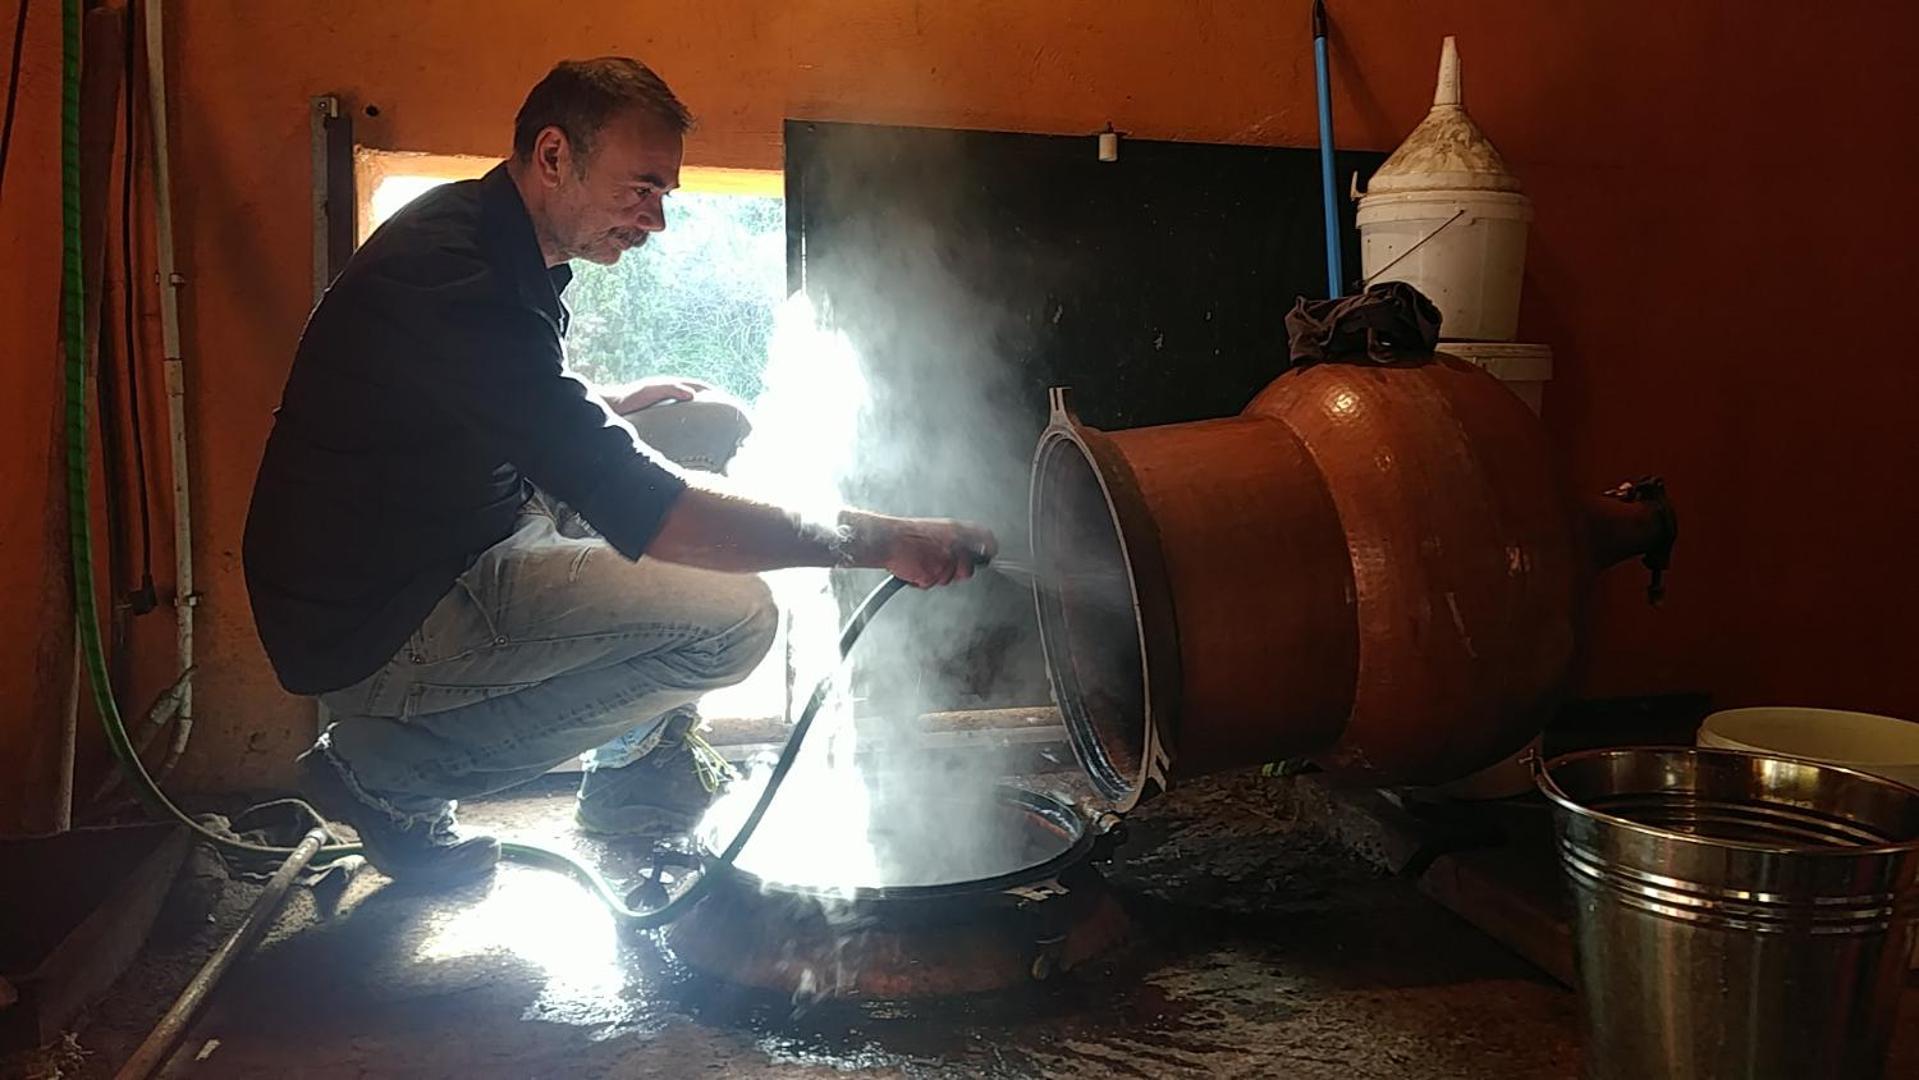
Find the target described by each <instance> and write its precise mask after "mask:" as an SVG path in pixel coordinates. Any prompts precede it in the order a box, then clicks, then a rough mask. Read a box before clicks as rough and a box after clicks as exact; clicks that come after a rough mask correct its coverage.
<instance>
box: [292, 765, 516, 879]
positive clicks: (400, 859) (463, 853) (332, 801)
mask: <svg viewBox="0 0 1919 1080" xmlns="http://www.w3.org/2000/svg"><path fill="white" fill-rule="evenodd" d="M295 765H296V766H297V768H298V770H299V780H298V784H299V789H300V796H301V797H302V798H304V799H305V800H306V801H307V802H309V803H312V804H313V808H314V809H315V810H318V811H319V812H320V813H322V814H324V815H325V816H326V817H327V818H328V819H330V820H333V821H343V822H345V823H346V824H348V825H351V826H353V831H354V832H357V833H359V834H360V843H361V845H362V846H363V847H364V848H365V849H366V857H367V861H368V862H370V863H372V864H373V865H374V868H375V869H377V870H379V871H380V872H381V873H383V874H385V875H386V876H388V877H390V878H392V879H393V880H395V881H403V882H406V883H407V884H410V885H427V886H445V885H455V884H458V883H460V882H463V881H468V880H471V879H473V878H476V877H479V876H481V875H482V874H485V873H486V872H487V871H489V870H491V869H493V866H494V864H495V863H498V862H499V861H500V842H499V841H498V840H495V839H493V838H492V837H491V836H469V837H465V838H461V837H459V836H457V835H455V834H454V832H453V815H452V813H451V812H448V813H447V814H445V815H443V816H442V817H440V818H439V819H438V820H436V821H432V822H421V823H419V824H413V825H408V824H402V823H401V822H400V821H399V820H397V819H395V818H393V817H391V816H389V815H388V814H386V813H385V812H384V811H382V810H380V809H379V808H377V807H374V806H371V805H369V804H368V803H367V802H366V801H365V800H363V799H361V798H360V797H359V796H357V795H355V794H354V793H353V791H352V789H351V788H349V787H347V782H346V778H345V777H344V776H342V775H341V773H340V769H339V767H338V766H337V765H335V764H334V762H333V761H332V760H331V759H330V758H328V756H327V754H326V752H325V751H323V750H321V749H319V748H318V747H315V748H313V749H311V750H308V751H307V752H306V753H304V754H301V755H300V756H299V758H298V759H296V761H295Z"/></svg>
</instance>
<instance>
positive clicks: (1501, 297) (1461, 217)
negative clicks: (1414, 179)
mask: <svg viewBox="0 0 1919 1080" xmlns="http://www.w3.org/2000/svg"><path fill="white" fill-rule="evenodd" d="M1532 218H1533V207H1532V200H1531V199H1528V198H1527V197H1526V196H1524V195H1521V194H1518V193H1517V192H1511V191H1408V192H1394V193H1383V194H1378V195H1366V196H1364V197H1362V198H1361V199H1360V200H1359V211H1358V222H1359V261H1360V269H1361V273H1362V274H1363V275H1364V276H1365V278H1366V281H1367V283H1368V284H1371V283H1373V282H1374V281H1375V280H1378V281H1404V282H1407V283H1409V284H1411V285H1412V286H1413V287H1414V288H1417V289H1418V290H1419V291H1420V292H1422V293H1425V294H1426V295H1427V297H1429V298H1430V299H1431V300H1432V302H1433V303H1434V304H1436V305H1438V307H1439V312H1440V316H1441V318H1442V322H1441V323H1440V327H1439V334H1440V337H1442V338H1460V339H1463V340H1467V341H1511V340H1512V339H1513V337H1514V335H1515V334H1517V333H1518V331H1519V287H1520V278H1521V276H1522V275H1523V274H1524V272H1525V267H1526V227H1527V224H1528V223H1529V222H1531V221H1532Z"/></svg>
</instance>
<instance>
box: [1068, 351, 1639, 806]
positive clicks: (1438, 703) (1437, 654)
mask: <svg viewBox="0 0 1919 1080" xmlns="http://www.w3.org/2000/svg"><path fill="white" fill-rule="evenodd" d="M1052 408H1053V415H1052V420H1051V424H1050V426H1049V427H1048V428H1047V429H1046V432H1045V433H1044V434H1043V435H1042V436H1041V438H1040V442H1039V447H1038V450H1037V451H1036V453H1035V456H1034V463H1033V485H1032V495H1031V499H1032V502H1031V514H1032V535H1033V545H1034V550H1033V555H1034V564H1035V570H1036V584H1035V589H1034V593H1035V598H1036V601H1037V603H1038V606H1039V619H1040V632H1041V640H1042V643H1043V645H1044V648H1045V651H1046V659H1047V670H1048V673H1049V677H1050V678H1051V680H1052V683H1053V694H1054V698H1055V699H1056V701H1057V702H1058V704H1059V706H1060V709H1061V711H1062V713H1063V714H1064V716H1065V719H1066V723H1067V727H1068V729H1069V731H1070V733H1071V736H1072V740H1073V744H1074V748H1075V750H1076V751H1077V753H1078V754H1079V757H1080V760H1081V763H1082V764H1083V765H1084V766H1085V768H1086V771H1087V772H1088V773H1089V774H1091V776H1092V778H1093V780H1094V782H1095V784H1096V785H1097V786H1098V787H1099V789H1100V792H1101V794H1102V795H1104V796H1106V797H1107V798H1108V799H1111V800H1113V801H1114V802H1115V803H1116V804H1117V805H1118V807H1119V808H1120V809H1121V810H1127V809H1130V808H1132V807H1133V806H1134V805H1135V804H1137V803H1138V801H1139V800H1140V799H1141V798H1142V797H1145V796H1149V795H1151V794H1153V793H1155V792H1157V791H1159V790H1162V789H1164V788H1165V787H1166V786H1167V785H1168V784H1169V783H1171V782H1174V781H1176V780H1178V779H1181V778H1189V777H1194V776H1199V775H1202V774H1205V773H1210V772H1216V771H1220V770H1224V769H1230V768H1238V767H1246V766H1251V765H1257V764H1261V763H1265V762H1273V761H1279V760H1283V759H1288V758H1299V757H1309V758H1312V759H1313V760H1315V761H1317V762H1318V763H1319V764H1321V765H1322V766H1324V767H1326V768H1328V769H1330V770H1334V771H1337V772H1341V773H1345V774H1351V775H1355V776H1358V777H1362V778H1364V779H1366V780H1368V781H1369V782H1372V783H1376V784H1380V785H1397V784H1438V783H1444V782H1447V781H1451V780H1456V779H1458V778H1460V777H1463V776H1466V775H1468V774H1470V773H1472V772H1474V771H1476V770H1478V769H1481V768H1484V767H1486V766H1488V765H1491V764H1493V763H1495V762H1497V761H1499V760H1501V759H1502V758H1504V757H1506V756H1508V755H1510V754H1512V753H1514V752H1515V751H1517V750H1519V749H1520V748H1521V747H1522V746H1523V745H1524V744H1525V743H1526V742H1527V741H1528V740H1529V739H1531V738H1532V737H1533V736H1534V735H1536V734H1537V733H1538V732H1539V731H1540V729H1541V728H1542V727H1543V725H1544V724H1545V721H1546V720H1547V718H1548V717H1549V715H1550V713H1551V711H1552V709H1553V708H1554V706H1555V704H1556V703H1557V701H1558V700H1559V697H1560V695H1561V693H1562V691H1563V687H1564V684H1565V682H1566V679H1567V676H1568V672H1569V668H1570V666H1571V662H1572V659H1573V656H1574V650H1575V646H1576V636H1577V632H1578V628H1579V623H1580V618H1579V613H1580V610H1581V607H1582V602H1583V599H1584V596H1585V594H1586V591H1587V589H1588V586H1589V585H1590V583H1591V580H1592V579H1593V578H1594V577H1595V575H1596V574H1597V573H1598V572H1599V571H1600V570H1601V569H1603V568H1605V567H1607V566H1611V565H1613V564H1615V563H1617V562H1620V561H1623V560H1625V559H1627V558H1631V557H1633V556H1635V555H1638V556H1641V557H1643V558H1644V559H1645V560H1646V563H1647V565H1648V566H1649V567H1651V568H1652V569H1653V571H1654V575H1655V586H1654V588H1655V591H1656V589H1657V575H1658V573H1659V571H1660V570H1662V569H1663V568H1664V565H1665V559H1666V556H1667V554H1668V553H1669V551H1670V548H1671V545H1672V541H1673V539H1674V536H1675V534H1676V521H1675V518H1674V516H1673V513H1672V510H1671V507H1670V506H1669V505H1668V504H1667V503H1666V501H1665V498H1664V492H1663V488H1662V487H1661V486H1660V485H1659V484H1658V483H1657V482H1656V481H1654V482H1643V483H1641V484H1637V485H1624V486H1622V487H1621V488H1620V489H1618V490H1616V491H1613V492H1610V493H1608V494H1607V495H1605V496H1594V497H1592V498H1590V499H1585V500H1577V499H1575V498H1573V497H1572V495H1571V494H1570V493H1569V492H1568V491H1567V490H1566V489H1565V487H1564V486H1563V485H1562V484H1561V482H1560V481H1559V479H1558V478H1557V477H1556V476H1555V474H1554V471H1553V468H1552V466H1551V464H1550V462H1551V454H1550V452H1549V450H1548V447H1547V443H1546V436H1545V432H1544V430H1543V429H1542V428H1541V426H1540V425H1539V422H1538V421H1537V420H1536V419H1535V418H1534V416H1533V414H1532V413H1531V411H1529V410H1528V409H1527V407H1526V406H1525V405H1524V404H1523V403H1522V402H1521V401H1520V400H1519V399H1518V398H1517V397H1515V396H1514V395H1513V393H1512V392H1511V391H1510V390H1508V389H1507V388H1506V387H1504V386H1503V385H1501V384H1500V383H1499V382H1498V380H1496V379H1494V378H1493V377H1492V376H1490V375H1488V374H1486V373H1484V372H1482V371H1480V370H1479V369H1477V368H1475V367H1473V366H1472V365H1470V364H1466V363H1462V362H1459V361H1457V360H1454V359H1451V358H1448V357H1444V356H1433V357H1427V358H1419V359H1413V360H1402V361H1398V362H1394V363H1390V364H1370V363H1350V364H1349V363H1321V364H1315V365H1312V366H1308V367H1304V368H1298V369H1294V370H1291V371H1288V372H1287V373H1285V374H1283V375H1281V376H1280V377H1279V378H1277V379H1275V380H1274V381H1273V382H1272V383H1271V384H1269V385H1268V386H1267V387H1266V388H1265V390H1263V391H1262V392H1261V393H1260V394H1259V395H1258V396H1257V397H1256V398H1254V400H1253V402H1252V403H1251V404H1250V405H1248V406H1247V407H1246V408H1245V410H1244V411H1243V412H1241V413H1240V414H1239V415H1238V416H1233V417H1227V418H1224V419H1218V420H1203V421H1197V422H1193V423H1183V424H1169V425H1165V426H1161V427H1150V428H1140V429H1135V430H1131V431H1114V432H1103V431H1099V430H1096V429H1094V428H1090V427H1087V426H1086V425H1084V424H1082V423H1081V422H1080V421H1079V420H1078V418H1077V417H1076V416H1075V415H1074V414H1073V412H1072V410H1071V409H1070V407H1069V406H1068V403H1067V399H1066V393H1065V391H1064V390H1055V391H1053V400H1052Z"/></svg>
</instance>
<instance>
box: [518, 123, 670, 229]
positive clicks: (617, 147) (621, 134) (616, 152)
mask: <svg viewBox="0 0 1919 1080" xmlns="http://www.w3.org/2000/svg"><path fill="white" fill-rule="evenodd" d="M684 153H685V141H684V140H683V139H682V138H681V137H680V135H679V133H678V132H675V131H673V130H671V129H670V128H668V127H666V126H665V125H664V124H662V123H661V122H660V121H658V120H657V119H654V118H653V117H651V116H649V115H647V114H646V113H644V112H642V111H640V110H629V111H628V112H626V113H623V114H620V115H618V116H615V117H613V118H612V119H611V120H608V121H607V123H606V125H605V126H604V127H602V128H601V129H600V131H599V133H598V134H596V135H595V136H594V137H593V141H592V149H591V150H590V151H589V152H588V154H587V156H586V159H585V161H584V162H581V161H580V160H579V159H578V158H577V157H574V156H573V154H572V148H571V147H565V146H563V147H561V148H560V149H559V150H558V157H559V159H560V160H557V161H555V162H553V164H554V165H555V166H556V168H555V169H554V170H553V172H551V173H549V175H550V176H551V177H552V179H553V183H554V186H553V189H552V192H551V195H550V197H549V198H548V200H547V222H546V227H547V232H548V235H549V236H550V237H551V238H552V240H553V241H554V243H555V245H556V246H557V247H558V248H559V250H560V252H561V253H562V254H563V255H564V256H565V257H566V258H569V259H585V260H586V261H588V262H594V263H599V264H600V265H602V266H612V265H613V264H614V263H617V262H619V261H620V256H621V255H622V254H623V253H625V252H626V251H627V250H628V249H629V248H636V247H639V246H640V245H641V244H644V243H646V238H647V235H648V234H650V233H656V232H659V231H660V230H661V229H664V228H666V207H665V205H664V202H663V200H664V199H665V198H666V196H667V194H668V193H670V192H672V191H673V190H674V189H675V188H677V187H679V186H680V159H681V157H682V156H683V155H684Z"/></svg>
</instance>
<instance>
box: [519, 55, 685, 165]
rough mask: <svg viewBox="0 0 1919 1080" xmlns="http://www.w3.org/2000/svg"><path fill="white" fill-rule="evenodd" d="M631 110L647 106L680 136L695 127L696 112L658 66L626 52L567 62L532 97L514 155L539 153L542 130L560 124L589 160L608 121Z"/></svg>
mask: <svg viewBox="0 0 1919 1080" xmlns="http://www.w3.org/2000/svg"><path fill="white" fill-rule="evenodd" d="M628 109H641V110H644V111H645V112H646V113H647V114H648V115H650V116H652V117H653V118H654V119H657V120H659V121H660V122H661V123H664V124H665V125H666V126H667V127H668V128H669V129H671V130H672V131H674V132H675V133H677V134H685V133H686V130H687V129H688V128H690V127H692V126H693V114H692V113H691V112H689V111H687V108H686V105H685V104H684V103H682V102H681V101H680V99H679V98H677V97H675V96H674V95H673V91H672V90H671V89H670V88H669V87H668V86H667V85H666V82H665V80H663V79H661V78H660V77H659V76H658V75H655V74H654V73H653V69H652V68H649V67H647V66H646V65H645V64H642V63H640V62H639V61H638V60H633V59H630V58H628V57H624V56H602V57H599V58H597V59H594V60H562V61H560V62H559V63H558V64H556V65H554V67H553V70H552V71H549V72H547V73H546V78H544V79H541V80H540V81H539V84H538V85H536V86H534V87H533V89H532V90H531V91H530V92H528V94H527V95H526V102H525V103H524V104H522V105H521V106H520V112H519V115H518V116H515V117H514V118H513V156H514V157H516V158H519V159H520V160H522V161H524V160H526V159H528V158H530V157H532V156H533V143H534V140H536V139H538V138H539V136H540V132H542V131H544V130H546V129H547V128H549V127H556V128H559V129H560V131H562V132H563V133H565V135H566V141H567V142H568V143H570V144H571V145H572V147H573V153H574V155H575V160H576V161H578V162H580V163H582V164H584V162H585V160H586V159H587V158H588V157H589V156H591V154H592V153H593V139H594V137H595V136H597V135H598V134H599V133H600V129H601V128H603V127H605V126H606V122H607V121H608V120H611V119H612V118H613V117H614V116H616V115H618V114H620V113H623V112H625V111H626V110H628Z"/></svg>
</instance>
